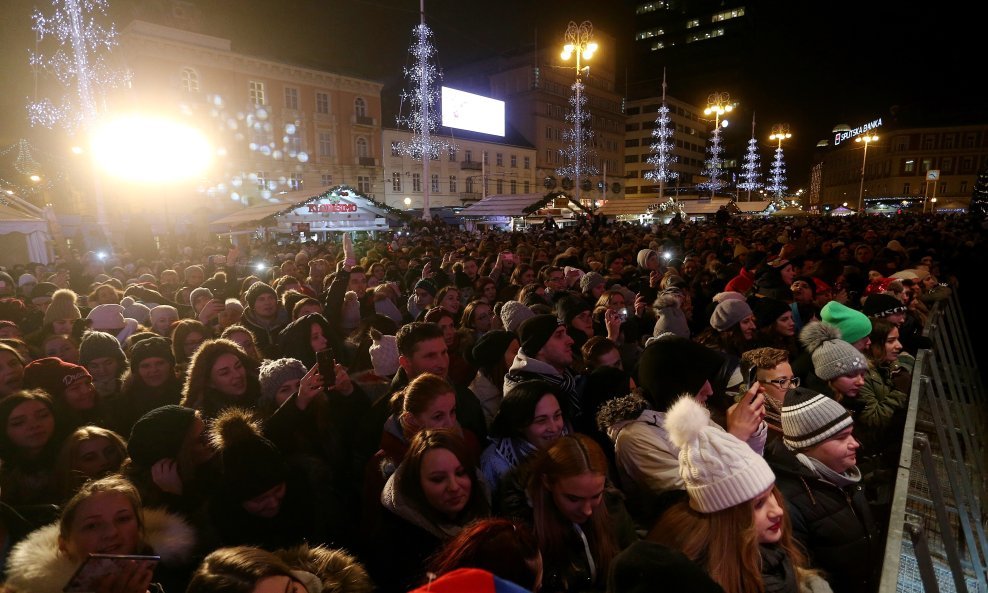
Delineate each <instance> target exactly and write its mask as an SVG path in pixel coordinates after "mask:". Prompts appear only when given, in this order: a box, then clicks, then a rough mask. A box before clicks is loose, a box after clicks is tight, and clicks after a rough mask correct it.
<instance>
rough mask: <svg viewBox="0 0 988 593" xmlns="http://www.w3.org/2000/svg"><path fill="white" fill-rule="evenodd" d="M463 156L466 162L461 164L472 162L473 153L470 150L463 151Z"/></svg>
mask: <svg viewBox="0 0 988 593" xmlns="http://www.w3.org/2000/svg"><path fill="white" fill-rule="evenodd" d="M464 155H465V158H466V160H465V161H463V162H465V163H472V162H473V151H472V150H467V151H465V152H464Z"/></svg>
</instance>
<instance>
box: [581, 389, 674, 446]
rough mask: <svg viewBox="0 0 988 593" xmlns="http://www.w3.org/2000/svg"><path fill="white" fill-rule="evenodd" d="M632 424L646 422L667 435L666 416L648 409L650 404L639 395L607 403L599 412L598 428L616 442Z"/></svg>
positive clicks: (618, 398)
mask: <svg viewBox="0 0 988 593" xmlns="http://www.w3.org/2000/svg"><path fill="white" fill-rule="evenodd" d="M632 422H645V423H647V424H651V425H653V426H656V427H657V428H659V429H660V432H662V433H663V434H665V428H664V422H665V414H663V413H662V412H656V411H655V410H650V409H648V402H647V401H645V399H644V398H643V397H642V396H641V395H639V394H638V393H630V394H628V395H625V396H624V397H617V398H614V399H612V400H609V401H607V402H605V403H604V404H603V405H602V406H601V407H600V410H598V411H597V427H598V428H600V430H602V431H604V432H606V433H607V436H608V437H609V438H610V439H611V441H612V442H616V441H617V438H618V435H619V434H620V433H621V430H622V429H623V428H624V427H625V426H627V425H629V424H631V423H632Z"/></svg>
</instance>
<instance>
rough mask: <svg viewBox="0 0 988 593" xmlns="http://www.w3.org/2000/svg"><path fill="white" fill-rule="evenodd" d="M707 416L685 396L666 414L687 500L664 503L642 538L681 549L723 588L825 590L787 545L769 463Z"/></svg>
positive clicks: (729, 591) (791, 592)
mask: <svg viewBox="0 0 988 593" xmlns="http://www.w3.org/2000/svg"><path fill="white" fill-rule="evenodd" d="M709 418H710V416H709V412H708V411H707V410H706V408H704V407H703V406H702V405H700V404H699V403H698V402H697V401H696V400H695V399H693V398H691V397H683V398H681V399H680V400H679V401H677V402H676V403H675V404H673V406H672V407H671V408H670V409H669V412H668V413H667V414H666V425H665V426H666V430H667V431H668V432H669V436H670V438H671V439H672V441H673V442H674V443H675V444H676V445H677V446H678V447H680V452H679V467H680V474H681V475H682V478H683V481H684V482H685V484H686V492H687V494H688V495H689V499H688V500H686V501H682V502H679V503H677V504H675V505H673V506H672V507H670V508H669V510H667V511H666V512H665V513H664V514H663V515H662V517H661V518H660V519H659V521H658V522H657V523H656V524H655V526H654V527H653V528H652V531H651V532H650V533H649V535H648V539H650V540H652V541H656V542H658V543H661V544H664V545H667V546H669V547H671V548H674V549H677V550H679V551H681V552H683V553H684V554H685V555H686V556H687V557H689V558H690V559H691V560H693V561H694V562H696V563H697V564H699V565H700V566H702V567H703V568H704V569H706V570H707V573H708V574H709V575H710V578H712V579H713V580H714V581H715V582H717V584H719V585H720V586H721V587H722V588H723V589H724V591H725V593H763V592H769V591H770V592H772V593H810V592H812V593H823V592H829V591H830V587H829V585H827V583H826V581H824V580H823V579H822V578H821V577H820V576H819V575H817V574H816V573H815V572H813V571H811V570H808V569H807V568H806V558H805V556H804V555H803V553H802V552H801V551H800V550H799V548H797V547H796V545H795V544H794V543H793V539H792V526H791V525H790V523H789V518H788V515H787V514H786V512H785V505H784V502H783V500H782V494H781V492H780V491H779V489H778V488H777V487H776V485H775V474H773V473H772V470H771V468H769V466H768V463H766V462H765V460H764V459H762V457H761V456H760V455H758V454H757V453H755V452H754V451H752V450H751V448H750V447H749V446H748V445H747V444H745V443H744V442H742V441H740V440H738V439H737V438H735V437H734V436H733V435H731V434H729V433H727V432H725V431H724V430H722V429H720V428H719V427H717V426H712V425H711V424H710V422H709Z"/></svg>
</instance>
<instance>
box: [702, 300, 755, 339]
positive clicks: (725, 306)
mask: <svg viewBox="0 0 988 593" xmlns="http://www.w3.org/2000/svg"><path fill="white" fill-rule="evenodd" d="M751 315H752V312H751V307H749V306H748V303H746V302H744V301H741V300H737V299H727V300H726V301H721V303H720V304H719V305H717V308H716V309H714V312H713V315H711V316H710V325H711V327H713V328H714V329H715V330H717V331H719V332H723V331H727V330H729V329H731V328H732V327H734V326H735V325H737V324H739V323H741V321H743V320H745V319H747V318H748V317H751Z"/></svg>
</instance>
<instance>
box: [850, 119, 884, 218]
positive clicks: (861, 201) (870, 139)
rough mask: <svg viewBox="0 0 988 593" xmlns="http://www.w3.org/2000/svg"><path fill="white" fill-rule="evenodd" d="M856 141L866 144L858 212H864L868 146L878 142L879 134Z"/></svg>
mask: <svg viewBox="0 0 988 593" xmlns="http://www.w3.org/2000/svg"><path fill="white" fill-rule="evenodd" d="M854 141H855V142H863V143H864V155H863V156H862V157H861V185H859V186H858V212H864V210H863V209H862V208H863V207H864V176H865V163H867V162H868V145H869V144H871V143H872V142H877V141H878V134H872V135H870V136H869V135H868V134H865V135H864V136H858V137H857V138H855V139H854Z"/></svg>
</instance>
